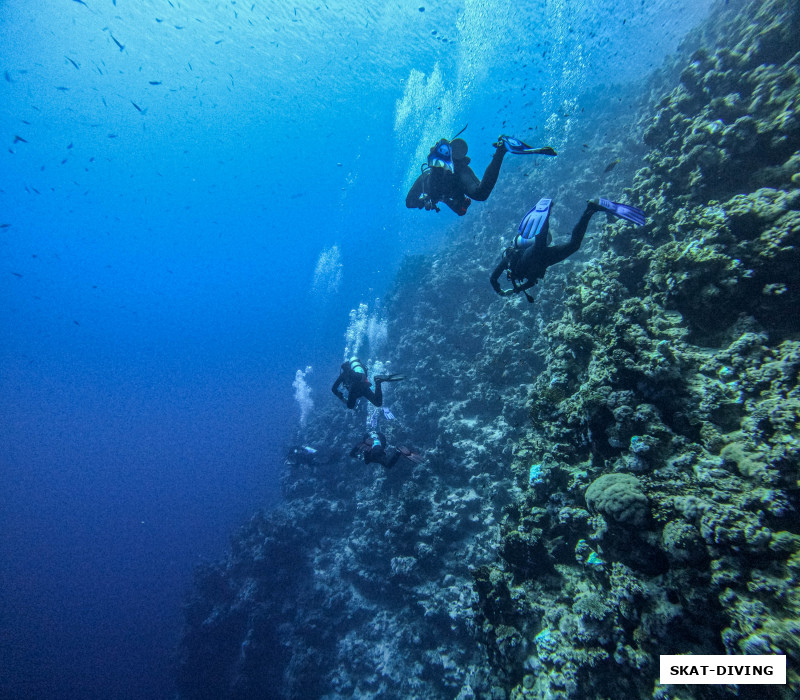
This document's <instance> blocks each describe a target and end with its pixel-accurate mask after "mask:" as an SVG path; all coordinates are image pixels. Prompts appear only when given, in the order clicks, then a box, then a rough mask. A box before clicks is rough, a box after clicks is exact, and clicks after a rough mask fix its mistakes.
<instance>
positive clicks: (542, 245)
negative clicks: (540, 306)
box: [489, 198, 647, 301]
mask: <svg viewBox="0 0 800 700" xmlns="http://www.w3.org/2000/svg"><path fill="white" fill-rule="evenodd" d="M552 203H553V200H552V199H540V200H539V202H538V203H537V204H536V206H535V207H534V208H533V209H531V210H530V211H529V212H528V213H527V214H526V215H525V217H524V218H523V219H522V221H521V222H520V224H519V227H518V229H517V235H516V236H514V245H513V246H510V247H508V248H506V249H505V251H503V257H502V258H501V259H500V262H499V263H498V264H497V267H495V269H494V271H493V272H492V275H491V277H490V278H489V282H490V283H491V285H492V289H494V291H495V292H497V293H498V294H500V295H501V296H509V295H511V294H518V293H519V292H522V293H524V294H525V297H526V298H527V299H528V301H533V298H532V297H531V296H530V295H529V294H528V291H527V290H528V289H530V288H531V287H533V286H534V285H535V284H537V283H538V282H539V280H540V279H542V278H543V277H544V274H545V272H546V271H547V268H548V267H550V266H551V265H555V264H556V263H560V262H561V261H562V260H565V259H566V258H568V257H569V256H570V255H572V254H573V253H574V252H575V251H576V250H578V248H580V247H581V243H582V242H583V237H584V235H585V234H586V229H587V227H588V226H589V221H590V219H591V218H592V216H594V214H595V213H597V212H599V211H601V212H605V213H606V214H607V215H608V218H609V220H612V219H614V218H620V219H625V220H626V221H630V222H631V223H632V224H634V225H635V226H644V225H645V223H647V220H646V219H645V216H644V212H643V211H642V210H641V209H638V208H637V207H634V206H631V205H630V204H620V203H619V202H612V201H611V200H610V199H603V198H600V199H590V200H589V201H588V202H587V203H586V209H585V210H584V212H583V214H582V215H581V218H580V219H579V220H578V223H577V224H575V228H573V229H572V235H571V236H570V239H569V241H568V242H567V243H562V244H561V245H550V221H549V220H550V207H551V205H552ZM503 272H505V273H506V276H507V278H508V280H509V281H510V282H511V289H501V288H500V283H499V281H498V280H499V278H500V275H502V274H503Z"/></svg>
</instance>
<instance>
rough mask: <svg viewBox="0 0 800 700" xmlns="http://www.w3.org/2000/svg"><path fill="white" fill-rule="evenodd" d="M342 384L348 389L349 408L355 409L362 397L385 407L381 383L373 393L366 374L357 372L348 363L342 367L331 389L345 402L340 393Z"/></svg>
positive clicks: (376, 383)
mask: <svg viewBox="0 0 800 700" xmlns="http://www.w3.org/2000/svg"><path fill="white" fill-rule="evenodd" d="M342 384H344V386H345V388H346V389H347V401H346V403H347V408H355V407H356V401H358V400H359V399H360V398H361V397H362V396H363V397H364V398H365V399H367V401H369V402H370V403H371V404H374V405H375V406H383V390H382V389H381V383H380V381H376V382H375V391H372V386H371V384H370V381H369V379H367V374H366V372H356V371H355V370H353V368H352V367H351V366H350V364H349V363H347V362H345V363H344V364H343V365H342V371H341V372H340V373H339V376H338V377H337V378H336V381H335V382H334V383H333V386H332V387H331V391H332V392H333V393H334V395H335V396H337V397H338V398H339V399H341V400H342V401H345V398H344V395H343V394H342V392H341V391H339V386H341V385H342Z"/></svg>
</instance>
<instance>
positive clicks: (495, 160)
mask: <svg viewBox="0 0 800 700" xmlns="http://www.w3.org/2000/svg"><path fill="white" fill-rule="evenodd" d="M466 128H467V127H466V126H465V127H464V129H466ZM464 129H462V130H461V131H459V132H458V134H456V135H455V137H453V138H452V139H450V140H449V141H448V140H447V139H440V140H439V141H438V142H437V143H436V145H435V146H434V147H433V148H431V151H430V153H429V154H428V162H427V163H425V164H424V165H423V166H422V174H421V175H420V176H419V177H418V178H417V179H416V181H415V182H414V184H413V185H412V186H411V189H410V190H409V191H408V194H407V195H406V207H408V208H409V209H425V210H427V211H432V210H433V211H437V212H438V211H440V209H439V207H438V203H439V202H444V203H445V204H446V205H447V206H448V207H450V209H452V210H453V211H454V212H455V213H456V214H458V215H459V216H464V214H466V213H467V209H469V205H470V204H472V201H473V200H475V201H478V202H485V201H486V200H487V199H488V198H489V195H490V194H491V193H492V190H493V189H494V186H495V184H496V183H497V178H498V176H499V175H500V166H501V165H502V164H503V158H504V157H505V155H506V153H515V154H517V155H532V154H538V155H545V156H555V155H557V153H556V152H555V151H554V150H553V149H552V148H550V147H549V146H548V147H545V148H531V147H530V146H528V145H527V144H526V143H523V142H522V141H520V140H519V139H515V138H513V137H511V136H500V138H498V139H497V142H496V143H494V144H492V145H493V146H494V147H495V152H494V155H493V156H492V160H491V162H490V163H489V165H488V166H487V168H486V171H485V172H484V173H483V178H482V179H481V180H479V179H478V176H477V175H475V173H474V172H473V171H472V168H470V167H469V163H470V159H469V158H468V157H467V149H468V146H467V142H466V141H465V140H464V139H462V138H458V136H459V135H460V134H461V133H463V131H464Z"/></svg>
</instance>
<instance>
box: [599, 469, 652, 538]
mask: <svg viewBox="0 0 800 700" xmlns="http://www.w3.org/2000/svg"><path fill="white" fill-rule="evenodd" d="M586 505H587V506H588V508H589V510H590V511H592V512H593V513H601V514H603V515H605V516H606V517H608V518H610V519H611V520H613V521H614V522H616V523H619V524H621V525H635V526H640V525H644V524H645V522H646V521H647V519H648V517H649V516H650V505H649V504H648V502H647V496H645V495H644V493H643V492H642V489H641V485H640V484H639V480H638V479H637V478H636V477H635V476H633V474H604V475H603V476H601V477H599V478H597V479H595V480H594V481H593V482H592V483H591V484H590V485H589V488H588V489H586Z"/></svg>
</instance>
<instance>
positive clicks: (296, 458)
mask: <svg viewBox="0 0 800 700" xmlns="http://www.w3.org/2000/svg"><path fill="white" fill-rule="evenodd" d="M316 456H317V450H315V449H314V448H313V447H309V446H308V445H296V446H295V447H292V448H290V449H289V454H288V455H286V460H285V462H284V464H289V465H291V466H294V467H298V466H300V465H301V464H304V465H305V466H307V467H308V466H311V465H312V464H314V463H315V460H316Z"/></svg>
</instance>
